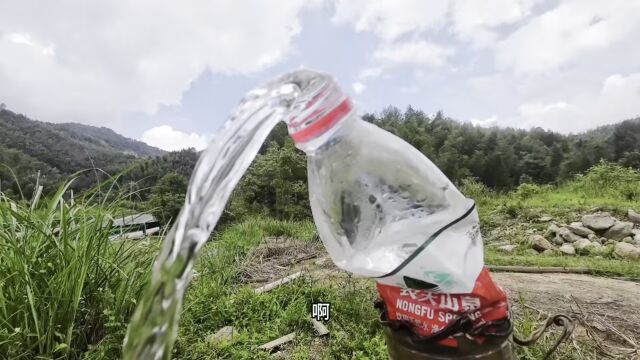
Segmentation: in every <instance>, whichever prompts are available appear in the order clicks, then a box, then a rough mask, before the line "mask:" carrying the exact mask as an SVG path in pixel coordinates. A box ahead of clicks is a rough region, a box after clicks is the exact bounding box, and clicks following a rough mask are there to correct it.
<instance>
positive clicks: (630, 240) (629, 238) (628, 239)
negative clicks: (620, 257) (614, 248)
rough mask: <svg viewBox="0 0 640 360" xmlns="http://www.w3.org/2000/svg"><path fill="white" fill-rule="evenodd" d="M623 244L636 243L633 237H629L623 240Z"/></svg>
mask: <svg viewBox="0 0 640 360" xmlns="http://www.w3.org/2000/svg"><path fill="white" fill-rule="evenodd" d="M622 242H626V243H629V244H633V243H634V242H635V240H633V238H632V237H631V236H627V237H626V238H624V239H622Z"/></svg>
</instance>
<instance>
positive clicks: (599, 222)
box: [582, 212, 616, 231]
mask: <svg viewBox="0 0 640 360" xmlns="http://www.w3.org/2000/svg"><path fill="white" fill-rule="evenodd" d="M615 223H616V219H614V218H613V217H612V216H611V215H609V213H606V212H597V213H595V214H588V215H583V216H582V224H583V225H584V226H586V227H588V228H589V229H591V230H595V231H603V230H607V229H608V228H610V227H612V226H613V224H615Z"/></svg>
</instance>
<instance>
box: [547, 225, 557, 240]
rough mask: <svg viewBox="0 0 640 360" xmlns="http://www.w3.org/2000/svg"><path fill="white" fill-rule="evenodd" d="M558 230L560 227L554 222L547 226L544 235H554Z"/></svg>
mask: <svg viewBox="0 0 640 360" xmlns="http://www.w3.org/2000/svg"><path fill="white" fill-rule="evenodd" d="M558 231H560V228H559V227H558V225H556V224H551V225H549V227H548V228H547V232H546V234H545V235H546V236H547V237H553V236H555V235H557V234H558Z"/></svg>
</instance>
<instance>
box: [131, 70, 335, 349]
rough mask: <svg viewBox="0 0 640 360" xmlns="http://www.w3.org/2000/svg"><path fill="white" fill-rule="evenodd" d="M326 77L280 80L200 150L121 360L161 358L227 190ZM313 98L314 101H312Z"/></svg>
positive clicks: (313, 108)
mask: <svg viewBox="0 0 640 360" xmlns="http://www.w3.org/2000/svg"><path fill="white" fill-rule="evenodd" d="M331 81H332V80H331V79H330V78H329V77H328V76H326V75H322V74H318V73H314V72H311V71H304V70H303V71H297V72H293V73H290V74H287V75H284V76H282V77H280V78H278V79H276V80H274V81H272V82H269V83H267V84H266V85H265V86H264V87H261V88H258V89H255V90H253V91H251V92H249V94H247V96H246V97H245V98H244V99H243V100H242V101H241V103H240V105H239V106H238V107H237V108H236V110H235V111H234V112H233V113H232V115H231V116H230V118H229V120H228V121H227V122H226V124H225V125H224V127H223V128H222V129H221V130H220V131H219V132H218V134H217V135H216V136H215V137H214V139H213V140H212V141H211V143H210V145H209V147H208V148H207V149H206V150H205V151H204V152H203V153H202V155H201V156H200V159H199V160H198V163H197V165H196V167H195V169H194V172H193V174H192V176H191V180H190V183H189V188H188V190H187V195H186V199H185V204H184V205H183V207H182V210H181V211H180V214H179V215H178V218H177V219H176V221H175V223H174V225H173V227H172V228H171V230H170V231H169V232H168V233H167V235H166V236H165V238H164V244H163V249H162V252H161V253H160V255H159V257H158V258H157V260H156V262H155V264H154V268H153V275H152V278H151V282H150V284H149V286H148V287H147V289H146V291H145V292H144V294H143V295H142V298H141V299H140V300H139V304H138V306H137V308H136V310H135V312H134V314H133V316H132V319H131V322H130V324H129V328H128V331H127V336H126V337H125V340H124V350H123V359H127V360H129V359H163V358H164V359H168V358H170V357H171V349H172V347H173V343H174V341H175V338H176V335H177V327H178V319H179V315H180V311H181V309H182V298H183V296H184V292H185V290H186V287H187V285H188V284H189V281H190V280H191V272H192V269H193V265H194V262H195V260H196V258H197V254H198V252H199V251H200V249H202V247H203V245H204V244H205V243H206V242H207V240H208V239H209V236H210V234H211V232H212V231H213V229H214V228H215V226H216V224H217V222H218V220H219V219H220V216H221V215H222V212H223V210H224V207H225V205H226V203H227V200H228V199H229V196H230V195H231V192H232V191H233V189H234V188H235V186H236V185H237V183H238V181H239V180H240V178H241V177H242V175H243V174H244V172H245V171H246V169H247V168H248V167H249V165H250V164H251V161H252V160H253V159H254V157H255V156H256V154H257V153H258V150H259V149H260V146H261V145H262V143H263V142H264V141H265V139H266V137H267V136H268V135H269V132H270V131H271V129H273V127H274V126H275V125H276V124H277V123H278V122H280V121H286V122H287V123H290V122H291V121H293V120H297V119H300V118H304V117H305V116H307V115H309V114H311V113H317V112H318V111H317V109H318V108H321V107H322V102H323V101H322V100H323V99H322V98H321V96H320V95H322V96H331V93H327V91H326V85H327V84H329V83H330V82H331ZM319 97H320V99H318V98H319Z"/></svg>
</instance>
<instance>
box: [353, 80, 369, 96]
mask: <svg viewBox="0 0 640 360" xmlns="http://www.w3.org/2000/svg"><path fill="white" fill-rule="evenodd" d="M351 87H352V88H353V92H354V93H356V95H359V94H362V92H363V91H364V89H366V88H367V86H366V85H365V84H363V83H361V82H354V83H353V84H351Z"/></svg>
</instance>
